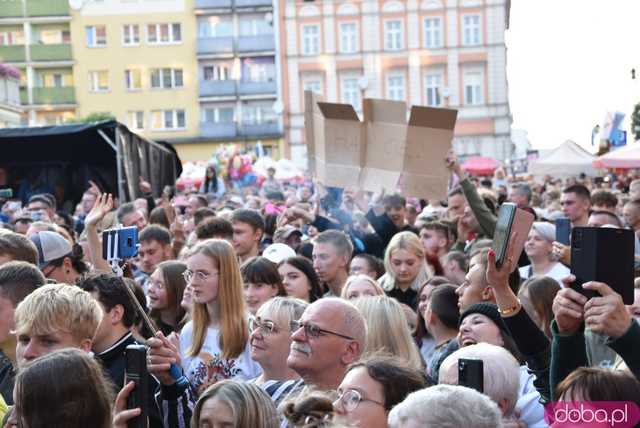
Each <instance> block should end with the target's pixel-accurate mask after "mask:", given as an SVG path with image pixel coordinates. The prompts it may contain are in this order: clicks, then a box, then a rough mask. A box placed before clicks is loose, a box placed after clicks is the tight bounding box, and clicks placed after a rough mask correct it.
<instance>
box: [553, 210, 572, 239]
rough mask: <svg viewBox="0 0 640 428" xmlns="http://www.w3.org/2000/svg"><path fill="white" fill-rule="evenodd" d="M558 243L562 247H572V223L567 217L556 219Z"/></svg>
mask: <svg viewBox="0 0 640 428" xmlns="http://www.w3.org/2000/svg"><path fill="white" fill-rule="evenodd" d="M556 241H558V242H559V243H561V244H562V245H571V221H570V220H569V219H568V218H567V217H560V218H557V219H556Z"/></svg>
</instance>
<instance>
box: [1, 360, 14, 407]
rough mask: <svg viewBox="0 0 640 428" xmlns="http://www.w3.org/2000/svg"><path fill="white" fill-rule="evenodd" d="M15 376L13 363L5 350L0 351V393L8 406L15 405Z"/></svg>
mask: <svg viewBox="0 0 640 428" xmlns="http://www.w3.org/2000/svg"><path fill="white" fill-rule="evenodd" d="M15 377H16V373H15V370H13V363H12V362H11V360H10V359H9V357H7V356H6V355H5V354H4V352H2V351H0V394H1V395H2V398H4V401H5V403H7V405H8V406H11V405H13V383H14V381H15Z"/></svg>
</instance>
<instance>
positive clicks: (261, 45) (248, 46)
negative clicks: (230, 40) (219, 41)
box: [238, 34, 276, 52]
mask: <svg viewBox="0 0 640 428" xmlns="http://www.w3.org/2000/svg"><path fill="white" fill-rule="evenodd" d="M275 49H276V41H275V39H274V36H273V34H264V35H262V36H240V37H238V52H263V51H274V50H275Z"/></svg>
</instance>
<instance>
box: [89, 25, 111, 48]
mask: <svg viewBox="0 0 640 428" xmlns="http://www.w3.org/2000/svg"><path fill="white" fill-rule="evenodd" d="M85 32H86V35H87V46H88V47H90V48H96V47H100V46H107V27H105V26H104V25H90V26H87V27H85Z"/></svg>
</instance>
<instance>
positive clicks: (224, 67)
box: [202, 63, 231, 80]
mask: <svg viewBox="0 0 640 428" xmlns="http://www.w3.org/2000/svg"><path fill="white" fill-rule="evenodd" d="M202 72H203V77H204V80H229V79H231V64H228V63H220V64H213V65H205V66H204V67H203V68H202Z"/></svg>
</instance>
